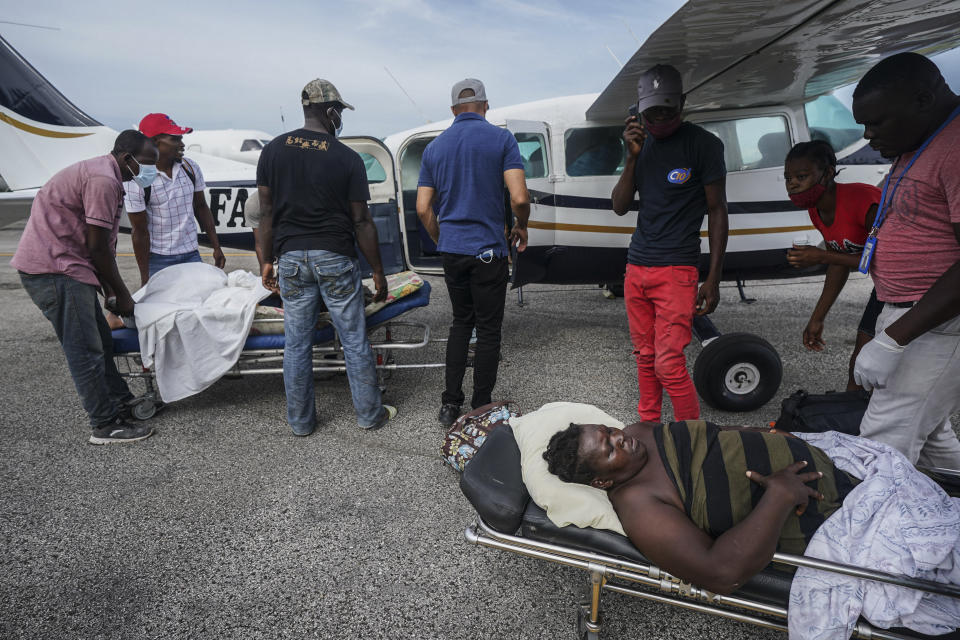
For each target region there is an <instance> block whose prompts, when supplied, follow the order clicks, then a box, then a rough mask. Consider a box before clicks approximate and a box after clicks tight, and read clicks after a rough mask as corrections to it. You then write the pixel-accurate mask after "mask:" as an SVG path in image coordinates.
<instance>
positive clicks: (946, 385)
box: [853, 53, 960, 469]
mask: <svg viewBox="0 0 960 640" xmlns="http://www.w3.org/2000/svg"><path fill="white" fill-rule="evenodd" d="M853 114H854V117H855V118H856V120H857V122H859V123H860V124H862V125H863V126H864V132H863V136H864V137H865V138H866V139H867V140H869V141H870V146H871V147H873V148H874V149H876V150H877V151H879V152H880V153H881V154H882V155H883V156H884V157H886V158H895V161H894V163H893V166H892V167H891V169H890V173H889V175H888V176H887V179H886V180H885V182H884V188H883V194H882V196H881V201H880V208H879V211H878V213H877V219H876V222H875V223H874V228H873V229H872V230H871V232H870V236H869V237H868V238H867V244H866V246H865V247H864V252H863V259H862V260H861V263H860V270H861V271H862V272H864V273H866V272H867V271H868V270H869V272H870V275H871V276H872V277H873V281H874V284H875V285H876V288H877V298H878V299H879V300H880V301H881V302H884V303H885V304H884V307H883V311H882V312H881V313H880V316H879V318H878V319H877V335H876V337H875V338H874V339H873V340H871V341H870V342H868V343H867V344H866V345H865V346H864V347H863V350H861V352H860V355H859V356H858V357H857V362H856V365H855V367H854V377H855V378H856V380H857V383H858V384H861V385H863V386H864V388H866V389H868V390H870V389H872V390H873V395H872V396H871V398H870V405H869V407H868V409H867V412H866V415H864V417H863V422H862V423H861V425H860V434H861V435H862V436H864V437H867V438H872V439H874V440H878V441H881V442H885V443H887V444H889V445H891V446H893V447H894V448H896V449H898V450H899V451H901V452H902V453H903V454H904V455H906V456H907V458H908V459H909V460H910V461H911V462H913V463H915V464H916V463H919V464H920V465H922V466H929V467H941V468H948V469H960V441H958V440H957V435H956V433H954V431H953V428H952V425H951V424H950V415H951V414H953V413H955V412H956V411H960V172H958V171H957V168H956V150H957V149H958V148H960V117H958V115H960V97H958V96H957V95H955V94H954V93H953V92H952V91H951V90H950V88H949V87H948V86H947V84H946V82H945V81H944V79H943V76H942V75H941V74H940V70H939V69H938V68H937V66H936V65H935V64H934V63H933V62H931V61H930V60H928V59H927V58H925V57H924V56H922V55H919V54H916V53H902V54H898V55H895V56H892V57H890V58H887V59H885V60H882V61H881V62H880V63H878V64H877V65H876V66H874V67H873V68H872V69H870V71H868V72H867V74H866V75H865V76H864V77H863V79H862V80H861V81H860V83H859V84H858V85H857V88H856V90H855V91H854V94H853Z"/></svg>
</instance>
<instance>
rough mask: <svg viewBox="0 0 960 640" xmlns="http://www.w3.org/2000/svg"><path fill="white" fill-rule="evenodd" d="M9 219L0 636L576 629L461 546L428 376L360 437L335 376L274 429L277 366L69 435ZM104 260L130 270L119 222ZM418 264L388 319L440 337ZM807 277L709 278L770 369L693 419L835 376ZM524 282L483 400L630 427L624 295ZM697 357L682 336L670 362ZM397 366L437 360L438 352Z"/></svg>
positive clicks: (578, 577) (681, 618)
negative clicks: (308, 431)
mask: <svg viewBox="0 0 960 640" xmlns="http://www.w3.org/2000/svg"><path fill="white" fill-rule="evenodd" d="M22 226H23V222H22V221H21V222H17V223H14V224H12V225H9V226H7V227H5V228H3V229H0V258H2V261H0V306H2V308H3V314H2V321H0V327H2V330H0V344H2V347H0V371H3V380H4V383H3V384H2V385H0V407H2V416H3V417H2V421H0V422H2V424H0V437H2V442H3V445H2V454H0V543H2V549H3V551H2V554H0V637H3V638H208V637H209V638H218V639H234V638H236V639H249V638H518V639H527V638H543V639H550V640H553V639H560V638H575V637H576V634H575V631H574V624H575V621H576V607H575V604H576V603H577V602H578V601H579V600H580V599H581V598H582V596H583V593H584V590H585V587H586V584H587V577H586V574H585V573H584V572H582V571H579V570H574V569H567V568H564V567H559V566H557V565H553V564H548V563H544V562H540V561H535V560H531V559H525V558H521V557H519V556H516V555H514V554H510V553H505V552H498V551H494V550H489V549H483V548H479V547H473V546H470V545H468V544H466V543H465V542H464V539H463V530H464V528H465V527H466V526H467V525H468V524H469V523H470V522H472V521H473V517H474V516H473V510H472V509H471V508H470V506H469V504H468V503H467V501H466V499H465V498H464V497H463V496H462V494H461V493H460V490H459V488H458V486H457V481H458V476H457V474H456V473H454V472H453V471H451V470H450V469H449V468H447V467H445V466H444V465H443V463H442V462H441V460H440V457H439V447H440V444H441V442H442V437H443V433H444V431H443V429H442V428H441V427H440V426H439V424H438V423H437V422H436V413H437V410H438V409H439V404H440V400H439V399H440V391H441V385H442V380H443V373H442V370H440V369H425V370H406V371H397V372H395V373H394V374H393V376H392V378H391V379H390V380H389V382H388V385H389V388H388V390H387V392H386V394H385V398H384V399H385V401H386V402H389V403H391V404H395V405H396V406H397V408H398V409H399V412H400V413H399V415H398V416H397V417H396V418H395V419H394V420H393V421H391V422H390V423H389V424H388V425H387V426H386V427H385V428H383V429H381V430H380V431H377V432H374V433H366V432H362V431H361V430H360V429H359V428H358V427H357V426H356V419H355V414H354V412H353V408H352V404H351V401H350V392H349V388H348V386H347V380H346V377H345V376H342V375H339V376H334V377H333V378H332V379H329V380H326V381H319V382H318V386H317V396H318V412H319V416H320V422H321V424H320V426H319V428H318V430H317V431H316V433H314V435H312V436H311V437H308V438H295V437H294V436H293V435H292V434H291V432H290V429H289V427H288V426H287V424H286V422H285V419H284V415H285V413H284V412H285V400H284V394H283V383H282V379H281V377H280V376H279V375H276V376H256V377H249V378H241V379H223V380H221V381H219V382H217V383H216V384H214V385H213V386H212V387H211V388H209V389H208V390H206V391H204V392H203V393H201V394H199V395H197V396H194V397H192V398H188V399H185V400H183V401H180V402H176V403H173V404H171V405H170V406H168V407H166V408H165V409H164V410H163V411H162V412H161V413H160V414H158V415H157V416H156V417H155V418H154V419H153V420H152V423H153V424H154V425H155V426H156V430H157V432H156V434H155V435H154V436H153V437H152V438H150V439H148V440H146V441H144V442H142V443H137V444H131V445H123V446H106V447H93V446H89V445H87V444H86V440H87V437H88V435H89V428H88V427H87V426H86V418H85V415H84V413H83V410H82V408H81V406H80V402H79V400H78V398H77V395H76V392H75V391H74V388H73V384H72V382H71V379H70V376H69V373H68V371H67V368H66V365H65V362H64V359H63V354H62V351H61V349H60V346H59V344H58V343H57V340H56V336H55V335H54V332H53V329H52V327H51V326H50V325H49V323H48V322H47V321H46V320H45V319H44V318H43V316H42V315H41V314H40V312H39V310H38V309H37V308H36V307H35V306H34V305H33V303H32V302H31V301H30V299H29V298H28V297H27V295H26V294H25V292H24V291H23V289H22V288H21V286H20V282H19V278H18V276H17V274H16V271H15V270H13V269H12V268H11V267H10V266H9V256H10V255H11V254H12V252H13V251H14V249H15V247H16V243H17V240H18V238H19V235H20V232H21V230H22ZM119 252H120V254H121V256H120V257H119V258H118V262H119V264H120V268H121V273H122V275H123V276H124V278H125V279H126V281H127V282H128V283H135V282H136V281H137V279H138V275H137V269H136V263H135V260H134V258H133V256H132V252H131V248H130V239H129V237H128V236H121V240H120V248H119ZM207 253H209V251H207ZM207 261H208V262H209V261H210V258H209V257H208V258H207ZM238 268H243V269H248V270H252V271H256V259H255V258H254V257H253V254H252V253H246V252H241V253H237V252H234V253H228V255H227V270H228V271H230V270H233V269H238ZM428 279H429V280H430V282H431V284H432V285H433V294H432V300H431V304H430V306H429V307H427V308H422V309H416V310H414V311H412V312H411V313H410V314H408V316H406V317H407V318H410V319H414V320H419V321H423V322H426V323H428V324H429V325H430V326H431V328H432V330H433V332H434V335H436V336H441V337H442V336H445V335H446V327H447V324H448V322H449V320H450V307H449V301H448V298H447V293H446V290H445V287H444V286H443V281H442V279H441V278H436V277H430V278H428ZM820 283H821V278H819V277H816V278H803V279H797V280H791V281H778V282H763V283H748V293H749V294H750V295H751V296H754V297H756V298H757V299H758V301H757V302H756V303H755V304H752V305H746V304H741V303H740V302H739V301H738V296H737V292H736V288H734V287H732V286H724V287H723V288H722V290H721V294H722V301H721V306H720V307H719V309H718V310H717V312H716V313H715V314H714V315H713V318H714V321H715V322H716V324H717V325H718V327H719V328H720V329H721V330H722V331H727V332H730V331H749V332H753V333H757V334H759V335H761V336H763V337H765V338H766V339H767V340H769V341H770V342H771V343H772V344H773V345H774V346H775V347H776V348H777V350H778V351H779V352H780V356H781V358H782V359H783V364H784V376H783V384H782V386H781V389H780V392H778V394H777V395H776V397H775V399H774V401H772V402H770V403H769V404H768V405H767V406H765V407H763V408H762V409H760V410H757V411H753V412H750V413H744V414H731V413H724V412H720V411H716V410H713V409H710V408H709V407H706V406H705V407H704V412H703V413H704V418H706V419H708V420H712V421H714V422H718V423H721V424H749V425H762V424H765V423H766V422H768V421H770V420H773V419H775V418H776V417H777V415H778V413H779V400H780V399H781V398H783V397H785V396H786V395H789V394H790V393H792V392H793V391H795V390H796V389H799V388H805V389H808V390H810V391H811V392H822V391H825V390H827V389H842V388H843V387H844V386H845V383H846V376H847V373H846V369H847V361H848V358H849V354H850V350H851V349H852V347H853V341H854V335H855V330H856V326H857V323H858V321H859V318H860V314H861V312H862V309H863V305H864V304H865V302H866V300H867V297H868V295H869V292H870V283H869V280H868V279H866V278H863V277H859V276H855V277H853V278H852V280H851V282H850V283H849V284H848V285H847V288H846V289H845V290H844V292H843V294H842V296H841V298H840V300H839V301H838V302H837V304H836V305H835V307H834V309H833V311H832V312H831V314H830V318H829V323H828V325H827V329H826V332H825V339H826V341H827V350H826V351H825V352H824V353H820V354H817V353H811V352H807V351H806V350H805V349H804V348H803V347H802V345H801V343H800V335H801V331H802V329H803V327H804V325H805V323H806V320H807V317H808V313H809V311H810V310H811V309H812V307H813V304H814V302H815V301H816V298H817V295H818V294H819V291H820V286H821V285H820ZM524 291H525V302H526V304H525V306H523V307H519V306H518V305H517V303H516V298H515V296H514V295H512V294H511V295H510V297H508V301H507V308H506V315H505V319H504V338H503V360H502V363H501V367H500V377H499V380H498V384H497V390H496V393H495V396H496V397H499V398H503V399H510V400H513V401H515V402H517V403H518V405H519V407H520V408H521V409H523V410H525V411H530V410H533V409H535V408H537V407H539V406H540V405H542V404H544V403H546V402H551V401H556V400H569V401H578V402H589V403H592V404H595V405H597V406H598V407H600V408H602V409H604V410H605V411H607V412H608V413H610V414H612V415H614V416H616V417H617V418H619V419H621V420H623V421H625V422H631V421H633V420H634V419H635V418H636V401H637V384H636V371H635V366H634V363H633V359H632V356H631V350H630V343H629V336H628V333H627V325H626V315H625V312H624V308H623V301H622V300H614V301H610V300H606V299H604V298H603V297H602V296H601V295H600V291H599V290H598V289H596V288H592V287H558V286H530V287H527V288H525V290H524ZM699 351H700V347H699V345H696V344H694V345H691V346H690V347H689V348H688V351H687V354H688V361H689V362H690V363H691V366H692V363H693V362H694V360H695V358H696V356H697V354H698V353H699ZM398 359H400V360H401V361H402V362H407V363H408V362H442V361H443V346H442V344H432V345H430V346H428V347H427V348H426V349H424V350H423V351H421V352H413V353H404V354H401V355H400V356H398ZM469 371H470V370H468V377H469ZM131 386H132V388H133V390H134V392H135V393H139V392H140V391H141V390H142V387H141V386H140V385H139V383H137V382H134V383H132V385H131ZM466 388H467V389H469V388H470V382H469V381H468V382H467V383H466ZM468 397H469V392H468ZM670 413H671V410H670V408H669V402H668V401H667V405H666V407H665V415H669V414H670ZM955 424H956V420H955ZM604 603H605V604H604V611H605V614H606V616H605V624H604V629H603V632H602V634H601V635H602V637H603V638H605V639H609V640H617V639H627V638H678V639H680V638H682V639H684V640H694V639H697V638H704V639H706V638H710V639H711V640H713V639H717V638H739V637H744V636H749V637H752V638H768V637H769V638H782V637H784V636H783V635H782V634H780V633H777V632H774V631H765V630H759V629H757V628H755V627H750V626H747V625H743V624H740V623H734V622H726V621H722V620H719V619H717V618H713V617H710V616H706V615H703V614H699V613H691V612H684V611H680V610H677V609H675V608H671V607H667V606H662V605H658V604H654V603H648V602H644V601H639V600H636V599H633V598H628V597H626V596H620V595H617V594H605V595H604Z"/></svg>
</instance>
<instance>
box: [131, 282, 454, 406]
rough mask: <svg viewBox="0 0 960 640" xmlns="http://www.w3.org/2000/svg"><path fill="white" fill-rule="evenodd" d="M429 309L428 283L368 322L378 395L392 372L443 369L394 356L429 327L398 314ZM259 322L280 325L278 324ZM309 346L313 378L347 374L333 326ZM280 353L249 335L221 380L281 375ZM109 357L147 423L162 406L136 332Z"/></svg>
mask: <svg viewBox="0 0 960 640" xmlns="http://www.w3.org/2000/svg"><path fill="white" fill-rule="evenodd" d="M429 303H430V283H429V282H426V281H424V282H423V285H422V286H421V287H420V288H419V289H417V290H416V291H414V292H413V293H411V294H409V295H406V296H404V297H402V298H398V299H397V300H394V301H393V302H391V303H390V304H388V305H386V306H385V307H383V308H382V309H379V310H378V311H376V312H374V313H372V314H370V315H368V316H367V333H368V336H369V338H370V346H371V347H372V348H373V352H374V356H375V357H376V361H377V376H378V380H379V382H380V386H381V389H383V388H385V384H386V380H387V379H388V377H389V375H390V374H391V373H392V372H393V371H397V370H400V369H435V368H441V367H443V366H444V364H443V363H398V362H396V358H395V354H396V353H398V352H400V351H412V350H416V349H421V348H423V347H426V346H427V345H428V344H429V343H430V342H431V338H430V326H429V325H427V324H426V323H423V322H415V321H410V320H400V319H399V318H400V316H402V315H403V314H405V313H407V312H409V311H411V310H413V309H417V308H419V307H426V306H427V305H428V304H429ZM260 322H279V323H282V322H283V320H275V321H269V320H268V321H260ZM313 345H314V346H313V372H314V374H323V373H329V374H332V373H345V372H346V370H347V369H346V362H345V361H344V358H343V348H342V346H341V344H340V341H339V339H338V337H337V334H336V331H335V329H334V328H333V325H330V324H327V325H326V326H323V327H321V328H319V329H317V330H316V331H314V335H313ZM283 349H284V335H283V333H269V334H260V335H253V334H252V333H251V335H250V336H249V337H248V338H247V340H246V342H245V343H244V346H243V351H242V353H241V355H240V358H239V360H237V363H236V364H235V365H234V367H233V368H232V369H231V370H230V371H228V372H227V373H226V374H225V375H224V377H242V376H251V375H271V374H282V373H283ZM113 357H114V361H115V363H116V365H117V370H118V371H119V373H120V375H121V376H122V377H124V378H128V379H139V380H142V381H143V384H144V386H145V394H144V396H143V399H142V400H139V401H138V402H137V403H136V404H135V405H133V406H132V408H131V410H132V412H133V415H134V417H136V418H138V419H141V420H145V419H147V418H150V417H152V416H153V415H154V413H156V410H157V408H158V407H159V406H160V404H161V403H160V398H159V394H158V393H157V389H156V384H155V379H156V375H155V372H154V371H153V370H151V369H148V368H145V367H144V366H143V362H142V360H141V358H140V341H139V339H138V336H137V331H136V330H135V329H116V330H114V331H113Z"/></svg>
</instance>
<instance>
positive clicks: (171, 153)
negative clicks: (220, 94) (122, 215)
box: [123, 113, 226, 285]
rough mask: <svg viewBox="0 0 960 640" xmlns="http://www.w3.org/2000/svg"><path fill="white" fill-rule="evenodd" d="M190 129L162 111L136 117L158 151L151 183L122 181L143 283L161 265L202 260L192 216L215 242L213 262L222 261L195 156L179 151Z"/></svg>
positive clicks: (141, 282) (222, 262)
mask: <svg viewBox="0 0 960 640" xmlns="http://www.w3.org/2000/svg"><path fill="white" fill-rule="evenodd" d="M191 131H193V129H191V128H190V127H181V126H179V125H177V123H176V122H174V121H173V120H171V119H170V117H169V116H167V115H166V114H163V113H151V114H148V115H147V116H145V117H144V118H143V120H141V121H140V132H141V133H142V134H143V135H145V136H147V137H148V138H150V139H151V140H153V142H154V144H156V145H157V150H158V151H159V152H160V157H159V159H158V160H157V177H156V178H155V179H154V181H153V183H152V184H151V185H150V186H148V187H146V188H145V189H144V188H141V187H140V186H139V185H138V184H136V183H133V182H128V183H125V184H124V191H125V194H126V195H125V197H124V200H123V203H124V206H125V207H126V209H127V214H128V215H129V217H130V227H131V236H132V239H133V252H134V254H135V255H136V256H137V265H138V266H139V267H140V284H141V285H144V284H146V282H147V280H148V279H149V278H150V276H152V275H153V274H155V273H156V272H157V271H160V270H161V269H163V268H165V267H169V266H172V265H175V264H181V263H184V262H201V260H200V252H199V250H198V248H199V245H198V243H197V227H196V225H195V224H194V222H193V221H194V219H196V221H197V222H198V223H199V224H200V228H201V229H203V232H204V233H205V234H207V238H208V239H209V242H210V246H211V247H213V259H214V263H215V264H216V265H217V267H219V268H221V269H222V268H223V265H224V264H225V263H226V260H225V258H224V257H223V251H221V250H220V241H219V239H218V238H217V231H216V223H215V222H214V219H213V214H212V213H211V212H210V207H209V206H208V205H207V200H206V198H204V196H203V190H204V187H205V186H206V185H205V183H204V181H203V173H202V172H201V171H200V167H199V166H198V165H197V164H196V163H195V162H193V161H192V160H190V159H188V158H184V157H183V150H184V146H183V134H185V133H190V132H191Z"/></svg>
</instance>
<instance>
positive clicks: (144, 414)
mask: <svg viewBox="0 0 960 640" xmlns="http://www.w3.org/2000/svg"><path fill="white" fill-rule="evenodd" d="M130 413H131V415H133V417H134V418H136V419H137V420H149V419H150V418H152V417H153V416H155V415H156V414H157V404H156V403H155V402H154V401H153V400H151V399H150V398H144V399H143V400H141V401H140V402H138V403H137V404H135V405H133V406H132V407H130Z"/></svg>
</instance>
